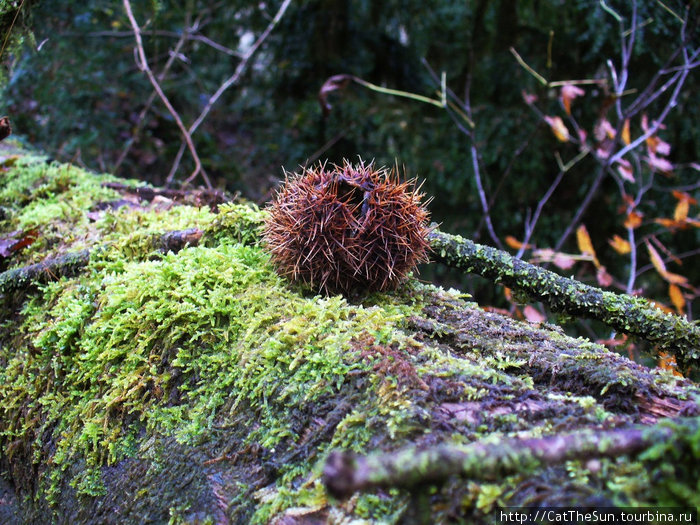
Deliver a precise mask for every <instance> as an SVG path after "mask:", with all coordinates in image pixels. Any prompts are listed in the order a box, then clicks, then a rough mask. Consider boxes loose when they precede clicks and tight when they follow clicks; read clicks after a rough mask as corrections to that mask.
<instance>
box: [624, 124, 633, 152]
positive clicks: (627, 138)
mask: <svg viewBox="0 0 700 525" xmlns="http://www.w3.org/2000/svg"><path fill="white" fill-rule="evenodd" d="M622 142H624V143H625V146H629V144H630V142H632V141H631V140H630V119H627V120H625V123H624V124H623V125H622Z"/></svg>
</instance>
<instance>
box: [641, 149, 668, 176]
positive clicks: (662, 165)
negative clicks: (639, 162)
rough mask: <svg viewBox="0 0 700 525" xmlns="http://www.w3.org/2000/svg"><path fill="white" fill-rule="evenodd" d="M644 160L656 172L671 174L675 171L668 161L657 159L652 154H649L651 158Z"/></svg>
mask: <svg viewBox="0 0 700 525" xmlns="http://www.w3.org/2000/svg"><path fill="white" fill-rule="evenodd" d="M644 160H646V161H647V164H649V166H651V167H652V168H653V169H655V170H658V171H661V172H663V173H670V172H672V171H673V164H671V163H670V162H669V161H668V160H666V159H662V158H661V157H657V156H656V155H654V154H653V153H651V152H649V156H648V157H647V158H645V159H644Z"/></svg>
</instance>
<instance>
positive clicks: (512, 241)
mask: <svg viewBox="0 0 700 525" xmlns="http://www.w3.org/2000/svg"><path fill="white" fill-rule="evenodd" d="M505 241H506V244H507V245H508V246H509V247H510V248H513V249H514V250H519V249H520V248H522V247H523V243H521V242H520V241H519V240H518V239H516V238H515V237H513V236H512V235H506V238H505ZM524 246H525V249H527V250H529V249H531V248H532V245H531V244H525V245H524Z"/></svg>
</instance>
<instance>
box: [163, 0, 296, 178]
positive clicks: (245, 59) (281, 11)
mask: <svg viewBox="0 0 700 525" xmlns="http://www.w3.org/2000/svg"><path fill="white" fill-rule="evenodd" d="M290 3H291V0H284V2H282V5H281V6H280V8H279V9H278V11H277V14H276V15H275V17H274V18H273V19H272V20H271V21H270V23H269V24H268V26H267V27H266V28H265V31H263V32H262V34H261V35H260V36H259V37H258V39H257V40H256V41H255V42H254V43H253V45H252V46H250V49H248V51H247V52H246V53H245V54H244V55H243V57H242V58H241V61H240V62H239V63H238V65H237V66H236V70H235V71H234V72H233V75H231V76H230V77H229V78H227V79H226V80H225V81H224V82H223V83H222V84H221V86H219V89H217V90H216V92H215V93H214V94H213V95H212V96H211V97H209V100H208V101H207V103H206V105H205V106H204V109H202V112H201V113H200V114H199V116H198V117H197V118H196V119H195V120H194V122H193V123H192V125H191V126H190V127H189V130H188V132H189V134H190V135H191V134H193V133H194V132H195V131H196V129H197V128H198V127H199V126H200V124H201V123H202V122H203V121H204V119H205V118H206V117H207V115H208V114H209V112H210V111H211V109H212V107H214V104H216V101H217V100H219V98H220V97H221V95H223V93H224V91H226V90H227V89H228V88H230V87H231V86H232V85H234V84H235V83H236V82H238V79H239V78H240V77H241V75H242V74H243V71H245V68H246V66H247V65H248V62H249V61H250V59H251V57H252V56H253V55H254V54H255V52H256V51H257V50H258V48H259V47H260V46H261V45H262V43H263V42H264V41H265V39H267V37H268V35H269V34H270V33H271V32H272V30H273V29H274V28H275V26H276V25H277V24H278V23H279V21H280V20H281V19H282V17H283V16H284V13H285V11H287V8H288V7H289V4H290ZM178 163H179V159H176V163H174V164H173V167H172V168H171V170H170V172H171V173H174V172H175V171H176V170H177V164H178ZM193 177H194V174H193V175H190V176H189V177H188V178H187V179H186V180H185V184H186V183H188V182H190V181H191V180H192V179H193Z"/></svg>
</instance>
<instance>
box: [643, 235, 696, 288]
mask: <svg viewBox="0 0 700 525" xmlns="http://www.w3.org/2000/svg"><path fill="white" fill-rule="evenodd" d="M645 242H646V245H647V251H648V252H649V258H650V259H651V264H652V265H654V268H656V271H657V272H658V273H659V275H660V276H661V277H663V278H664V280H665V281H667V282H669V283H671V284H680V285H684V284H687V283H688V279H687V278H686V277H683V276H682V275H678V274H677V273H671V272H669V271H668V270H667V269H666V265H665V264H664V261H663V259H661V256H660V255H659V252H657V251H656V249H655V248H654V247H653V246H652V245H651V244H649V241H645Z"/></svg>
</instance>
